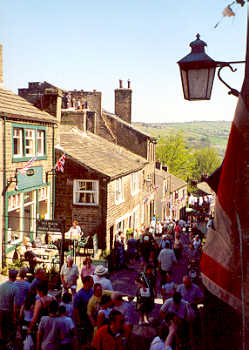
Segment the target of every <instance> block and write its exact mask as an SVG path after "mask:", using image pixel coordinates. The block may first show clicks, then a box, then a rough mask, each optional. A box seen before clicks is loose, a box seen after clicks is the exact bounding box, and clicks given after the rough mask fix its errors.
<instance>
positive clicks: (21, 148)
mask: <svg viewBox="0 0 249 350" xmlns="http://www.w3.org/2000/svg"><path fill="white" fill-rule="evenodd" d="M15 131H17V133H18V132H19V131H20V137H18V136H16V135H15ZM12 134H13V137H12V140H13V157H16V158H22V157H23V130H22V129H21V128H16V127H13V131H12ZM15 140H19V143H20V144H19V148H20V152H19V153H16V154H15V153H14V152H15ZM17 142H18V141H17ZM17 148H18V147H17Z"/></svg>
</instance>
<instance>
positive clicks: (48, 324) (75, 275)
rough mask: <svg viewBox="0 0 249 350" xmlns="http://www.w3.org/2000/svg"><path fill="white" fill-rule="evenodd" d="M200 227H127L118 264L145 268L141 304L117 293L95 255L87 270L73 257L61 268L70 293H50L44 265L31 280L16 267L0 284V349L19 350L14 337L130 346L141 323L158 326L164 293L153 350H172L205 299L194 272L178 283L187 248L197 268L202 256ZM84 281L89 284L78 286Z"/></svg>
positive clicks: (30, 345) (108, 348)
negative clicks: (177, 269) (177, 268)
mask: <svg viewBox="0 0 249 350" xmlns="http://www.w3.org/2000/svg"><path fill="white" fill-rule="evenodd" d="M197 230H198V229H197V227H192V230H191V231H190V230H189V227H188V225H186V223H185V222H184V221H183V220H180V221H179V222H173V221H168V222H165V223H161V222H160V221H159V220H156V218H153V220H152V222H151V225H150V227H149V228H148V229H146V230H144V231H143V232H142V233H141V235H140V237H136V238H135V237H134V235H133V234H131V235H130V236H129V239H127V240H125V239H124V237H123V234H122V233H121V232H119V233H118V234H117V237H116V241H115V254H117V260H118V261H119V264H118V269H121V268H126V267H127V266H129V268H131V269H138V274H137V277H136V279H135V281H134V283H135V285H136V289H137V293H136V306H135V307H134V306H133V304H132V303H131V302H130V301H129V297H130V296H128V301H126V300H124V294H122V293H120V292H118V291H114V290H113V286H112V283H111V281H110V279H109V278H108V269H107V268H106V267H104V266H103V265H97V266H94V265H93V264H92V261H91V258H90V257H86V259H85V261H84V265H83V267H82V269H81V271H79V269H78V266H77V265H76V264H74V261H73V258H72V256H70V255H68V256H67V259H66V262H65V263H64V265H63V266H62V268H61V271H60V278H61V283H62V292H61V294H58V295H57V294H56V295H53V293H51V294H50V291H49V290H48V281H47V276H46V272H45V270H44V269H43V268H37V269H36V271H35V276H34V279H33V281H32V282H31V283H29V282H28V281H27V279H26V273H27V270H26V269H25V268H21V269H20V270H19V271H16V270H9V279H8V281H6V282H4V283H2V284H1V285H0V346H2V347H3V349H4V348H5V349H11V346H12V345H13V343H14V342H13V340H14V339H18V340H19V344H21V346H22V345H23V346H24V350H33V349H36V350H59V349H68V350H70V349H78V348H79V346H85V348H88V349H91V348H93V349H95V350H112V349H113V350H114V349H115V350H116V349H117V350H119V349H120V350H123V349H128V348H129V345H128V344H129V339H130V337H131V334H132V329H133V326H134V324H136V323H138V324H139V325H149V324H151V322H152V320H151V318H150V314H151V313H152V311H153V309H154V306H155V298H156V297H157V298H162V299H163V305H162V307H161V310H160V317H161V321H162V322H161V325H160V327H159V333H158V336H157V337H156V338H155V339H153V341H152V343H151V346H150V350H161V349H167V350H168V349H171V346H173V345H174V344H176V343H178V344H180V342H182V344H187V343H189V342H191V339H192V338H193V337H192V335H191V334H192V332H193V331H194V329H195V320H196V317H197V314H198V308H197V305H198V304H200V303H202V302H203V298H204V296H203V292H202V290H201V288H200V287H199V286H198V285H197V284H195V283H193V281H192V278H191V275H189V274H188V275H186V276H184V278H183V281H182V282H183V283H182V284H180V285H176V283H175V281H174V274H173V266H174V265H175V264H177V263H178V261H179V260H180V259H181V256H182V254H183V251H184V254H187V257H188V263H189V264H190V265H191V264H192V262H193V260H195V261H198V260H199V258H200V253H201V240H202V237H201V236H200V235H198V232H197ZM186 234H187V235H188V236H189V238H190V241H191V245H190V248H189V249H188V250H186V246H185V244H184V242H183V239H182V237H184V236H186ZM197 236H198V237H197ZM79 278H81V281H82V288H81V289H80V290H78V291H77V281H78V279H79ZM158 281H159V282H158ZM131 299H132V298H131ZM137 315H139V317H137ZM172 344H173V345H172Z"/></svg>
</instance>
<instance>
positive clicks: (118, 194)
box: [115, 178, 124, 204]
mask: <svg viewBox="0 0 249 350" xmlns="http://www.w3.org/2000/svg"><path fill="white" fill-rule="evenodd" d="M123 201H124V193H123V179H122V178H119V179H117V180H116V181H115V203H116V204H119V203H122V202H123Z"/></svg>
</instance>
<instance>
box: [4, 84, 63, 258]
mask: <svg viewBox="0 0 249 350" xmlns="http://www.w3.org/2000/svg"><path fill="white" fill-rule="evenodd" d="M1 98H2V100H1ZM2 101H4V102H5V105H1V102H2ZM13 105H14V107H15V108H14V107H12V106H13ZM10 111H11V113H10ZM17 111H18V112H17ZM14 112H15V114H14ZM0 124H1V128H0V152H1V153H2V159H1V162H0V167H1V170H2V171H1V177H2V181H1V182H0V191H1V194H2V196H1V207H2V208H1V209H2V210H1V212H2V220H1V229H2V236H1V248H2V249H1V262H0V263H1V264H2V265H5V264H6V263H9V262H11V260H12V257H13V253H14V250H15V248H16V247H18V246H22V245H23V242H24V240H25V237H28V238H29V239H30V241H31V242H32V241H33V240H34V239H35V238H36V221H37V219H53V210H54V176H50V174H51V170H52V169H53V168H54V165H55V152H54V146H55V144H56V143H55V142H56V124H57V121H56V119H55V118H53V116H52V115H50V114H48V113H46V112H44V111H41V110H39V109H37V108H36V107H34V106H33V105H31V104H30V103H29V102H27V101H25V100H24V99H22V98H20V97H19V96H17V95H15V94H13V93H11V92H10V91H6V90H1V88H0ZM34 157H35V159H34V160H33V161H32V163H31V164H30V166H29V167H28V169H27V171H24V172H20V169H23V168H24V167H26V166H27V165H28V164H29V161H30V160H32V159H33V158H34Z"/></svg>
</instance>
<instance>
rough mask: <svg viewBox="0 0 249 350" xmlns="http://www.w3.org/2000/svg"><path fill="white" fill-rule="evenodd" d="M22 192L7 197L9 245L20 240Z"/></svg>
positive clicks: (21, 234)
mask: <svg viewBox="0 0 249 350" xmlns="http://www.w3.org/2000/svg"><path fill="white" fill-rule="evenodd" d="M21 196H22V194H21V193H19V194H15V195H13V196H9V198H8V230H7V242H8V244H9V245H10V246H11V245H12V244H16V243H18V242H19V241H21V239H22V236H23V232H22V228H21V220H22V217H21V201H22V197H21Z"/></svg>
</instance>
